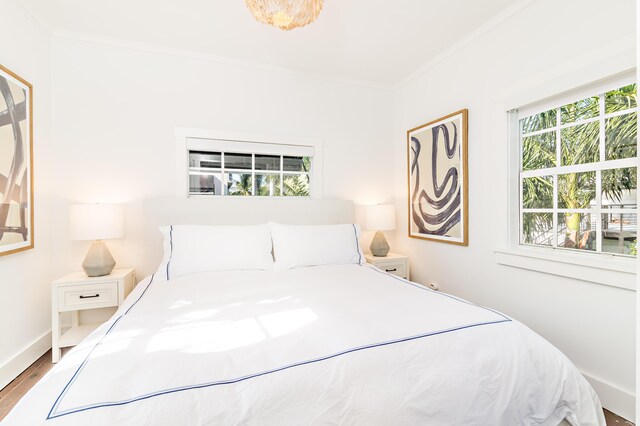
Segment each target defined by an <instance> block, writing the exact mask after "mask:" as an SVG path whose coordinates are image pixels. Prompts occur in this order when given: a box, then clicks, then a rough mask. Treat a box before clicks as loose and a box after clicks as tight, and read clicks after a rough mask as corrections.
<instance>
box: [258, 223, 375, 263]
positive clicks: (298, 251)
mask: <svg viewBox="0 0 640 426" xmlns="http://www.w3.org/2000/svg"><path fill="white" fill-rule="evenodd" d="M269 225H270V226H271V238H272V239H273V257H274V258H275V265H274V266H275V269H277V270H283V269H292V268H300V267H303V266H313V265H344V264H349V263H355V264H363V263H364V262H365V260H364V255H363V254H362V250H361V249H360V244H359V241H360V227H359V226H358V225H355V224H344V225H282V224H278V223H269Z"/></svg>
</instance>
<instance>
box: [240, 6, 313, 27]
mask: <svg viewBox="0 0 640 426" xmlns="http://www.w3.org/2000/svg"><path fill="white" fill-rule="evenodd" d="M245 3H246V4H247V7H248V8H249V10H250V11H251V13H252V14H253V16H255V17H256V19H257V20H258V21H260V22H263V23H265V24H269V25H273V26H274V27H278V28H280V29H281V30H292V29H294V28H298V27H304V26H305V25H307V24H310V23H312V22H313V21H315V20H316V18H317V17H318V15H320V11H322V3H323V0H245Z"/></svg>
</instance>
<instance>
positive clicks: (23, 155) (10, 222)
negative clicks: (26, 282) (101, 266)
mask: <svg viewBox="0 0 640 426" xmlns="http://www.w3.org/2000/svg"><path fill="white" fill-rule="evenodd" d="M33 247H34V220H33V86H32V85H31V84H30V83H29V82H28V81H26V80H25V79H23V78H21V77H20V76H18V75H17V74H15V73H13V72H12V71H10V70H9V69H7V68H5V67H3V66H2V65H0V256H5V255H8V254H11V253H17V252H20V251H24V250H29V249H32V248H33Z"/></svg>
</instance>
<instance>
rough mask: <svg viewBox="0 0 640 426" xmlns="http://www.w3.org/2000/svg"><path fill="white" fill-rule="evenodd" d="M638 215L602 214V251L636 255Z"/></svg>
mask: <svg viewBox="0 0 640 426" xmlns="http://www.w3.org/2000/svg"><path fill="white" fill-rule="evenodd" d="M637 224H638V215H637V214H635V213H634V214H630V213H624V214H622V213H608V214H606V213H605V214H603V215H602V251H603V252H607V253H618V254H627V255H633V256H636V255H637V251H636V243H637V241H638V234H637V230H638V225H637Z"/></svg>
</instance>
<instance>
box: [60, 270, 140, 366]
mask: <svg viewBox="0 0 640 426" xmlns="http://www.w3.org/2000/svg"><path fill="white" fill-rule="evenodd" d="M135 285H136V277H135V272H134V270H133V269H114V270H113V272H111V274H109V275H105V276H102V277H87V275H86V274H85V273H84V272H74V273H72V274H69V275H67V276H65V277H63V278H60V279H58V280H55V281H54V282H53V283H52V287H51V316H52V324H51V335H52V343H51V346H52V348H51V353H52V358H53V362H54V363H55V362H58V360H59V359H60V355H61V351H60V348H66V347H68V346H75V345H77V344H78V343H80V342H81V341H82V339H84V338H85V337H87V336H88V335H89V334H90V333H91V332H92V331H93V330H95V329H96V328H97V327H98V326H99V325H100V324H101V323H97V324H80V321H79V313H78V311H82V310H86V309H97V308H108V307H112V306H113V307H117V306H120V304H121V303H122V302H123V301H124V298H125V297H127V295H128V294H129V293H130V292H131V290H133V287H134V286H135ZM69 311H70V312H71V328H70V329H68V330H67V331H65V332H64V334H63V333H62V332H61V330H60V314H61V313H62V312H69Z"/></svg>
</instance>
